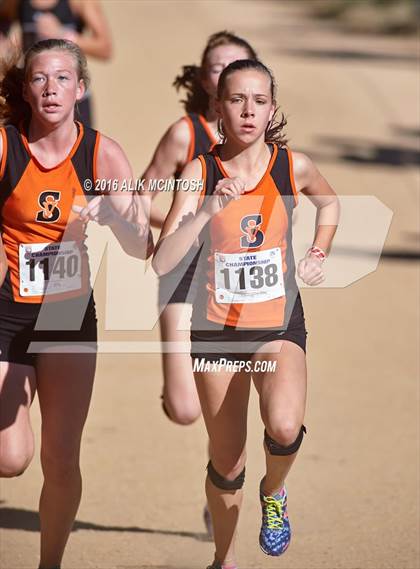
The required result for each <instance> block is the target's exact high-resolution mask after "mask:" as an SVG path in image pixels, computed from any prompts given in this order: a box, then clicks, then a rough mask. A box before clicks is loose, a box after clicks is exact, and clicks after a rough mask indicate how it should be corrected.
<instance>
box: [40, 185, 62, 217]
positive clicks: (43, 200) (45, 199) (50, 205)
mask: <svg viewBox="0 0 420 569" xmlns="http://www.w3.org/2000/svg"><path fill="white" fill-rule="evenodd" d="M59 201H60V192H54V191H52V190H47V191H45V192H42V193H41V194H40V195H39V198H38V203H39V205H40V207H41V208H42V209H41V211H38V213H37V214H36V220H37V221H40V222H43V223H54V222H55V221H58V219H59V218H60V213H61V211H60V208H59V207H58V202H59Z"/></svg>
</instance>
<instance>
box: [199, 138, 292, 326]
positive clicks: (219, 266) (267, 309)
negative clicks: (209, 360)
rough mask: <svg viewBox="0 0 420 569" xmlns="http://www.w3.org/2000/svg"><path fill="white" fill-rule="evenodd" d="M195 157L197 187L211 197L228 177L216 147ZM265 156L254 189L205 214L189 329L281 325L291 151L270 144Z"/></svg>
mask: <svg viewBox="0 0 420 569" xmlns="http://www.w3.org/2000/svg"><path fill="white" fill-rule="evenodd" d="M219 148H220V147H215V149H214V150H213V151H212V152H210V153H207V154H205V155H202V156H199V160H200V161H201V164H202V171H203V179H204V182H205V188H204V190H203V195H202V199H205V196H210V195H212V194H213V192H214V189H215V186H216V184H217V182H218V181H219V180H221V179H223V178H228V177H229V176H228V174H227V173H226V172H225V170H224V168H223V165H222V163H221V160H220V158H219V156H218V149H219ZM270 148H271V151H272V155H271V159H270V162H269V164H268V167H267V170H266V172H265V174H264V175H263V177H262V178H261V180H260V181H259V182H258V184H257V185H256V186H255V188H253V189H252V190H251V191H247V192H246V193H245V194H244V195H242V196H240V198H239V199H238V200H232V201H231V202H230V203H229V204H228V205H227V206H226V207H225V208H224V209H223V210H221V211H220V212H219V213H218V214H216V215H215V216H213V217H212V219H211V220H210V221H209V222H208V223H207V225H206V227H205V228H204V230H203V231H202V234H201V235H200V242H201V243H202V250H201V255H200V261H199V267H200V273H199V274H200V284H199V287H198V289H199V295H198V298H197V301H196V303H195V304H194V306H193V319H192V322H193V328H194V329H196V330H200V329H205V326H203V325H204V324H205V322H206V321H210V322H213V323H217V324H220V325H222V326H233V327H237V328H254V329H260V328H274V327H282V326H284V325H287V322H288V318H289V316H290V313H291V310H292V308H293V304H294V301H295V299H296V294H297V285H296V280H295V262H294V257H293V250H292V213H293V208H294V207H295V205H296V203H297V192H296V189H295V185H294V180H293V166H292V157H291V152H290V151H289V150H288V149H285V148H281V147H279V146H277V145H270Z"/></svg>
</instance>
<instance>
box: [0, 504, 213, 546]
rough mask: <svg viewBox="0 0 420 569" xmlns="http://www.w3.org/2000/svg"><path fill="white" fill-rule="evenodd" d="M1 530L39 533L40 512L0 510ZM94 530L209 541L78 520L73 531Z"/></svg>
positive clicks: (182, 533) (191, 534)
mask: <svg viewBox="0 0 420 569" xmlns="http://www.w3.org/2000/svg"><path fill="white" fill-rule="evenodd" d="M0 528H1V529H14V530H22V531H34V532H38V531H39V516H38V512H34V511H32V510H23V509H19V508H0ZM79 530H93V531H106V532H118V533H119V532H131V533H147V534H153V535H169V536H176V537H188V538H191V539H196V540H197V541H209V537H208V535H207V533H198V532H189V531H174V530H165V529H151V528H141V527H137V526H105V525H101V524H95V523H91V522H82V521H79V520H76V521H75V522H74V526H73V531H79Z"/></svg>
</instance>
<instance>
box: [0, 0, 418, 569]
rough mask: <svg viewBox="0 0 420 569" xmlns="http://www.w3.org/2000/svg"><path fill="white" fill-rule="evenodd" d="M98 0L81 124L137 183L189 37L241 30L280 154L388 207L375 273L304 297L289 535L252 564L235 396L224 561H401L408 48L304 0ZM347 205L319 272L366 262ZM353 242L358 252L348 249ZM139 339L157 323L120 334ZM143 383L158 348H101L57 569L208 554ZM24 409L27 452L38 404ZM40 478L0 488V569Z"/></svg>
mask: <svg viewBox="0 0 420 569" xmlns="http://www.w3.org/2000/svg"><path fill="white" fill-rule="evenodd" d="M104 5H105V9H106V12H107V14H108V17H109V19H110V22H111V24H112V27H113V30H114V36H115V43H116V49H115V52H116V53H115V59H114V62H113V64H112V66H110V65H106V66H105V65H103V66H102V65H100V64H95V65H92V70H93V84H94V91H95V99H96V108H97V118H98V120H97V123H98V127H99V128H100V129H101V130H103V131H104V132H105V133H107V134H109V135H111V136H113V137H115V138H116V139H117V140H118V141H119V142H120V143H121V144H122V146H123V147H124V148H125V149H126V151H127V152H128V154H129V157H130V159H131V161H132V163H133V166H134V169H135V171H136V173H139V174H140V173H141V172H142V169H143V168H144V167H145V165H146V163H147V161H148V160H149V157H150V155H151V153H152V150H153V148H154V146H155V144H156V142H157V141H158V139H159V137H160V136H161V134H162V132H163V131H164V130H165V129H166V127H167V126H168V125H169V124H170V123H171V122H172V121H173V120H174V119H175V118H177V117H178V116H179V115H180V113H181V110H180V106H179V104H178V102H177V96H176V94H175V93H174V91H173V90H172V88H171V81H172V79H173V78H174V76H175V74H176V73H177V72H178V71H179V69H180V66H181V65H182V64H187V63H192V62H197V61H198V58H199V54H200V51H201V49H202V47H203V45H204V42H205V38H206V37H207V36H208V35H209V34H210V33H212V32H214V31H216V30H219V29H224V28H228V29H233V30H235V31H236V32H237V33H238V34H241V35H244V36H245V37H246V38H248V39H249V40H250V41H251V43H253V45H255V46H256V47H257V49H258V52H259V53H260V55H261V58H262V59H263V60H264V61H265V62H266V63H267V64H268V65H270V66H271V67H272V68H273V70H274V72H275V74H276V76H277V78H278V80H279V84H280V95H279V101H280V103H281V105H282V108H283V109H284V110H285V111H286V112H287V114H288V116H289V128H288V133H289V135H290V137H291V145H292V146H293V147H294V148H299V149H302V150H304V151H306V152H308V153H309V154H310V155H311V156H313V157H314V159H315V160H316V161H317V163H318V165H319V167H320V169H321V170H322V172H323V173H324V174H325V175H326V177H327V178H328V180H329V181H330V182H331V184H332V185H333V186H334V187H335V188H336V189H337V191H338V192H339V193H340V194H342V195H345V196H357V195H371V196H376V197H377V198H379V200H381V202H382V203H383V204H385V206H386V207H387V208H389V209H390V210H392V211H393V212H394V217H393V220H392V225H391V227H390V230H389V233H388V235H387V239H386V243H385V255H384V257H383V258H382V260H381V261H380V263H379V266H378V267H377V269H376V270H375V271H374V272H372V273H371V274H369V275H368V276H366V277H365V278H362V279H360V280H358V281H357V282H355V283H353V284H352V285H351V286H347V287H346V288H331V287H326V288H324V289H323V290H304V291H303V300H304V305H305V309H306V317H307V325H308V329H309V333H310V335H309V350H308V365H309V370H310V373H309V401H308V414H307V420H306V424H307V426H308V436H307V437H306V440H305V443H304V445H303V447H302V451H301V454H300V457H299V459H298V461H297V464H296V467H295V468H294V470H293V471H292V474H291V475H290V477H289V482H288V486H289V494H290V516H291V520H292V524H293V530H294V537H293V543H292V547H291V548H290V551H289V552H288V553H287V554H286V555H285V556H284V558H282V559H270V558H267V557H265V556H264V555H263V554H262V553H261V552H260V550H259V548H258V544H257V536H258V531H259V516H260V513H259V504H258V499H257V488H258V481H259V479H260V477H261V474H262V465H263V453H262V447H261V437H262V427H261V423H260V421H259V419H258V412H257V406H256V404H255V397H254V398H253V400H252V405H251V408H250V419H249V431H250V435H249V445H248V453H249V464H248V470H247V481H246V496H245V505H244V510H243V515H242V519H241V524H240V540H239V562H240V563H239V564H240V567H241V569H251V568H261V569H262V568H267V569H268V568H276V569H277V568H279V569H280V568H283V569H286V568H287V569H338V568H343V569H355V568H358V569H415V568H416V567H418V527H417V520H418V494H417V484H416V483H417V482H418V470H417V461H416V456H417V453H418V388H417V383H416V376H417V374H418V368H417V363H418V351H417V350H418V345H419V343H418V340H419V338H418V327H417V321H418V316H419V314H418V312H419V310H418V307H419V304H418V296H417V295H418V292H419V273H418V269H417V268H416V266H415V262H414V261H413V253H414V252H415V247H416V240H418V231H419V220H418V211H419V210H418V205H419V203H418V192H419V178H418V172H417V171H416V169H415V161H414V152H415V150H416V149H418V136H419V116H418V107H417V104H416V102H417V101H418V100H419V99H418V96H419V92H418V91H419V87H418V75H417V67H416V63H415V58H414V55H415V44H413V42H412V41H411V40H403V39H398V40H396V39H381V38H372V37H363V36H355V35H352V36H344V35H342V34H340V33H339V32H338V31H334V30H333V29H331V28H328V27H325V26H324V24H320V23H318V22H314V21H311V20H308V19H306V18H305V17H304V16H303V15H301V9H302V8H303V7H304V5H303V3H294V4H291V3H287V2H273V3H269V2H251V1H250V2H222V1H220V2H212V1H209V2H178V1H176V2H175V1H167V2H163V1H162V2H146V1H142V2H140V1H134V0H133V1H121V0H118V1H114V0H107V1H106V2H104ZM296 5H297V6H296ZM404 161H405V163H404ZM348 203H351V202H348ZM349 207H350V206H349ZM369 207H370V205H367V206H366V210H368V209H369ZM366 210H365V209H364V208H363V207H361V208H360V207H359V209H358V210H357V211H358V212H359V214H357V213H356V214H353V215H352V216H350V219H348V217H346V227H347V231H348V234H347V236H346V237H345V238H344V234H343V239H342V240H341V241H340V243H339V245H340V246H339V247H337V251H336V252H335V254H334V258H331V262H330V263H331V264H330V266H331V273H333V272H334V273H335V276H334V278H336V277H337V278H338V277H339V276H340V275H338V276H337V274H336V273H337V271H339V272H340V271H341V270H346V267H347V268H348V267H352V266H353V264H355V265H358V264H359V265H360V266H366V267H367V266H372V264H373V267H374V266H375V258H374V254H373V253H374V251H373V248H374V247H375V239H373V240H372V242H371V241H369V239H368V237H367V236H369V235H370V236H371V237H372V235H373V234H377V233H378V232H379V233H380V232H381V231H382V233H384V232H385V230H386V225H387V223H386V218H387V215H388V214H387V210H375V211H374V212H373V213H372V215H371V213H369V211H366ZM347 211H348V210H347V209H346V212H347ZM365 214H366V215H365ZM302 220H305V216H304V215H302V216H301V217H299V218H298V225H299V227H300V229H299V231H301V232H303V233H302V234H305V229H306V230H307V232H306V235H307V236H308V237H307V239H309V238H310V237H309V235H310V230H311V227H312V225H310V226H309V228H305V227H302ZM311 223H312V222H311ZM370 223H371V224H372V225H370ZM370 227H371V228H372V229H371V231H370V229H369V228H370ZM384 227H385V229H384ZM381 228H382V229H381ZM373 236H374V235H373ZM364 239H368V241H369V242H368V243H364V245H365V247H361V245H363V243H361V240H364ZM303 240H304V239H303ZM359 265H358V266H359ZM327 267H328V265H327ZM327 270H328V268H327ZM331 279H333V276H332V275H331ZM147 282H148V283H149V284H148V285H147V286H150V282H152V284H153V280H152V281H150V282H149V281H147ZM331 282H333V281H330V283H331ZM142 286H143V288H142V289H140V290H139V296H140V297H141V298H142V299H143V302H144V311H145V313H146V312H147V314H150V313H151V314H152V315H153V314H154V309H153V306H154V299H155V295H156V293H155V290H147V289H146V286H145V285H142ZM99 288H100V290H99V293H98V299H99V305H100V309H101V310H102V308H103V307H102V306H101V305H102V300H101V299H102V298H103V287H102V288H101V287H99ZM150 311H151V312H150ZM102 337H103V338H106V337H107V336H106V333H103V336H102ZM110 337H111V336H110ZM157 337H158V335H157V331H156V330H154V331H151V332H148V333H144V334H143V335H142V334H139V335H137V336H136V335H134V336H133V337H132V336H130V338H131V339H132V338H134V339H136V340H141V341H153V340H156V339H157ZM113 338H114V337H113ZM115 338H116V339H117V340H118V339H120V338H121V336H118V334H117V335H116V336H115ZM160 389H161V374H160V361H159V356H158V355H157V354H144V355H143V354H138V353H137V354H131V355H126V354H125V355H124V354H104V355H101V356H100V360H99V367H98V374H97V382H96V389H95V394H94V400H93V404H92V410H91V413H90V416H89V420H88V425H87V428H86V434H85V440H84V448H83V470H84V497H83V501H82V505H81V508H80V511H79V513H78V517H77V520H78V521H77V523H76V526H75V531H74V533H73V534H72V536H71V540H70V543H69V546H68V549H67V553H66V557H65V563H64V565H63V569H87V568H97V569H117V568H120V569H122V568H126V569H128V568H130V569H140V568H141V569H146V568H158V567H159V568H161V569H163V568H164V569H202V568H203V567H205V566H206V565H207V563H208V562H209V561H210V560H211V559H212V552H213V548H212V545H211V544H209V543H205V542H203V541H201V539H200V538H201V537H202V532H203V526H202V519H201V511H202V506H203V504H204V493H203V481H204V466H205V460H206V450H205V446H206V438H205V432H204V427H203V425H202V423H201V422H200V423H198V424H196V425H194V426H192V427H190V428H181V427H175V426H173V425H171V424H170V423H169V422H168V421H167V420H166V419H165V417H164V416H163V414H162V412H161V409H160V404H159V394H160ZM33 411H34V412H33V417H34V427H35V429H36V432H37V436H38V441H39V414H38V407H37V404H35V405H34V410H33ZM40 484H41V473H40V466H39V461H38V459H36V460H34V462H33V464H32V465H31V467H30V468H29V470H28V471H27V473H26V474H25V475H24V476H23V477H21V478H18V479H14V480H10V481H2V483H1V500H2V503H1V506H2V508H3V511H2V515H1V518H0V528H2V529H1V530H0V566H1V568H2V569H34V568H35V567H36V565H37V554H38V553H37V552H38V534H37V533H36V528H37V517H36V511H37V501H38V495H39V489H40Z"/></svg>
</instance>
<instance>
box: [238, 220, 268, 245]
mask: <svg viewBox="0 0 420 569" xmlns="http://www.w3.org/2000/svg"><path fill="white" fill-rule="evenodd" d="M262 222H263V218H262V215H261V214H260V213H256V214H254V215H246V216H245V217H243V218H242V219H241V231H242V233H244V235H243V236H242V237H241V247H244V248H246V249H253V248H256V247H261V245H262V244H263V243H264V233H263V232H262V231H261V229H260V227H261V225H262Z"/></svg>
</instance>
